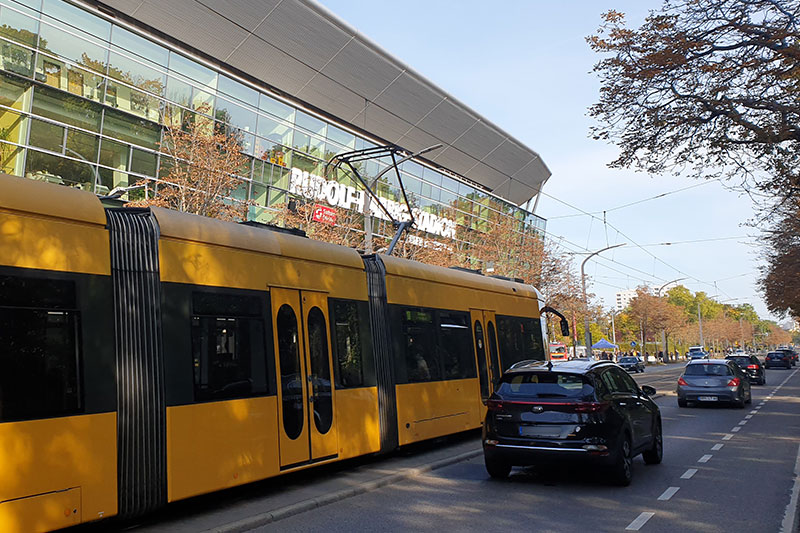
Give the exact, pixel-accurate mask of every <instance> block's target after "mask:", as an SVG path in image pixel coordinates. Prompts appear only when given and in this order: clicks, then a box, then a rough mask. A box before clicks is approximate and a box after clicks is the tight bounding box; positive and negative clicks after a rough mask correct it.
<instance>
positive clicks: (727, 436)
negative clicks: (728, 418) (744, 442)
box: [722, 433, 733, 440]
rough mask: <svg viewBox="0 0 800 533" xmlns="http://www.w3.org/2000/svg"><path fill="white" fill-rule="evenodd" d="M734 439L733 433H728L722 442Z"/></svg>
mask: <svg viewBox="0 0 800 533" xmlns="http://www.w3.org/2000/svg"><path fill="white" fill-rule="evenodd" d="M732 438H733V433H727V434H726V435H725V436H724V437H722V440H731V439H732Z"/></svg>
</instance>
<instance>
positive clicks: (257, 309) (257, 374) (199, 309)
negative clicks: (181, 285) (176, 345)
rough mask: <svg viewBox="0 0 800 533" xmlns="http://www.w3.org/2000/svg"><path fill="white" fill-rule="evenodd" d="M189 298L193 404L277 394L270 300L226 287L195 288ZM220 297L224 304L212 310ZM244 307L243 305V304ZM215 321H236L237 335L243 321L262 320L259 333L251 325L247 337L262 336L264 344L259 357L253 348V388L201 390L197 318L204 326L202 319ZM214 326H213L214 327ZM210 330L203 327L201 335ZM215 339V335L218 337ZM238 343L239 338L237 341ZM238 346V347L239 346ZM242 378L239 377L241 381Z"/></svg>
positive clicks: (208, 381)
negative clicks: (197, 350) (198, 365)
mask: <svg viewBox="0 0 800 533" xmlns="http://www.w3.org/2000/svg"><path fill="white" fill-rule="evenodd" d="M188 297H189V302H188V305H189V316H188V321H189V335H190V339H189V363H190V365H191V373H190V376H191V386H192V400H193V403H208V402H218V401H227V400H235V399H243V398H254V397H261V396H274V395H275V394H277V392H276V391H275V385H274V383H275V381H274V372H275V370H274V369H275V363H274V357H273V353H272V352H273V350H272V346H271V341H272V320H271V315H267V310H268V309H269V300H268V299H267V300H266V301H265V300H264V298H263V296H262V295H261V294H260V293H255V292H254V291H246V292H245V291H236V290H230V289H226V288H208V289H206V288H199V287H193V288H192V290H191V291H190V292H189V294H188ZM214 298H216V299H219V301H220V302H224V303H221V304H220V305H219V308H217V311H218V312H212V311H214V309H213V308H212V307H210V306H212V305H213V304H212V303H211V302H210V300H212V299H214ZM243 306H244V307H243ZM204 320H205V321H207V320H213V321H214V323H215V324H216V322H217V321H219V320H233V321H235V322H236V328H237V338H238V337H239V335H238V332H239V331H240V328H241V325H240V321H257V322H260V335H258V334H257V333H259V332H258V331H256V332H253V331H252V327H249V328H248V329H249V330H250V331H248V333H247V338H248V339H249V340H250V342H251V343H252V341H253V339H259V340H260V341H261V343H262V348H263V349H262V351H261V354H260V355H261V357H260V360H259V359H258V356H259V354H258V353H254V352H253V351H252V348H251V350H250V353H249V354H248V355H249V374H248V376H249V377H248V378H247V379H248V380H249V381H250V390H249V391H244V390H241V389H236V388H231V390H230V392H229V393H227V394H225V393H224V392H222V391H224V387H223V388H222V389H219V390H217V391H216V392H208V391H204V390H202V389H201V387H202V386H203V385H204V384H202V383H198V380H197V375H198V372H197V370H196V368H197V367H196V364H195V363H196V352H195V348H196V345H195V343H196V337H195V334H196V324H195V322H196V321H199V322H200V324H201V327H202V323H203V321H204ZM212 327H213V326H212ZM206 331H207V330H201V334H202V333H205V332H206ZM215 338H216V337H215ZM235 342H236V343H238V340H235ZM236 348H237V349H238V346H237V347H236ZM206 381H207V383H205V386H208V385H209V383H210V382H211V380H206ZM241 381H242V380H240V382H241ZM236 383H237V382H231V383H228V384H227V385H225V386H230V385H235V384H236Z"/></svg>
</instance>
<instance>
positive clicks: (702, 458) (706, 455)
mask: <svg viewBox="0 0 800 533" xmlns="http://www.w3.org/2000/svg"><path fill="white" fill-rule="evenodd" d="M712 457H714V456H713V455H711V454H710V453H707V454H705V455H704V456H703V457H701V458H700V459H698V460H697V462H698V463H707V462H708V460H709V459H711V458H712Z"/></svg>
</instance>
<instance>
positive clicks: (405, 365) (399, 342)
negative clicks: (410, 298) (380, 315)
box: [389, 305, 478, 384]
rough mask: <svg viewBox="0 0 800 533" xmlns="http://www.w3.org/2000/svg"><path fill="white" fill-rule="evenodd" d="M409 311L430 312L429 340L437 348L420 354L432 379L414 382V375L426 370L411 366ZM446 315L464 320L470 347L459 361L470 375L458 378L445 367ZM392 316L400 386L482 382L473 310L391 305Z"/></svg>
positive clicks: (396, 368)
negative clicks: (405, 329) (405, 324)
mask: <svg viewBox="0 0 800 533" xmlns="http://www.w3.org/2000/svg"><path fill="white" fill-rule="evenodd" d="M407 312H412V313H426V314H430V316H431V321H430V328H431V331H430V334H429V335H428V336H427V338H428V339H430V340H429V341H428V342H429V343H432V346H433V349H432V350H431V351H429V352H425V351H424V350H423V351H422V352H420V353H419V354H418V355H419V356H420V357H422V358H423V360H424V363H425V365H426V368H427V371H428V373H429V376H430V377H428V378H426V379H419V378H418V377H414V378H413V379H412V377H411V376H412V374H413V373H414V372H416V371H422V370H421V369H419V368H412V367H411V363H412V362H413V361H411V359H410V358H409V354H408V353H407V348H408V345H407V342H406V335H405V334H404V333H403V320H404V319H403V317H404V315H405V314H406V313H407ZM442 313H453V314H458V315H460V316H461V317H462V318H463V319H464V324H465V329H464V342H465V343H466V345H467V346H468V351H467V353H465V354H462V355H461V358H460V359H459V368H461V363H465V365H467V366H465V367H464V368H463V369H462V370H466V372H463V371H462V372H460V373H459V374H457V375H449V376H448V373H447V371H446V368H445V360H444V359H445V358H444V352H445V348H444V347H443V342H442ZM389 316H390V319H389V320H390V322H391V331H392V338H393V344H394V353H395V376H396V382H397V383H399V384H405V383H433V382H443V381H453V380H458V379H478V367H477V363H476V361H475V346H474V340H473V336H472V328H471V317H470V313H469V311H462V310H458V309H441V308H434V307H424V306H412V305H391V306H390V312H389ZM424 354H427V355H428V357H425V355H424ZM432 370H433V371H432ZM464 374H466V376H464Z"/></svg>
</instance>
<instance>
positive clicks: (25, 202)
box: [0, 172, 106, 226]
mask: <svg viewBox="0 0 800 533" xmlns="http://www.w3.org/2000/svg"><path fill="white" fill-rule="evenodd" d="M0 191H1V192H0V209H2V208H5V209H11V210H14V211H23V212H25V213H33V214H37V215H43V216H47V217H52V218H63V219H68V220H74V221H80V222H88V223H90V224H99V225H101V226H104V225H105V224H106V213H105V210H104V209H103V205H102V204H101V203H100V201H99V200H98V199H97V196H95V195H94V194H92V193H90V192H86V191H82V190H80V189H75V188H72V187H64V186H63V185H53V184H51V183H47V182H46V181H39V180H33V179H27V178H20V177H17V176H10V175H8V174H3V173H1V172H0Z"/></svg>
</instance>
